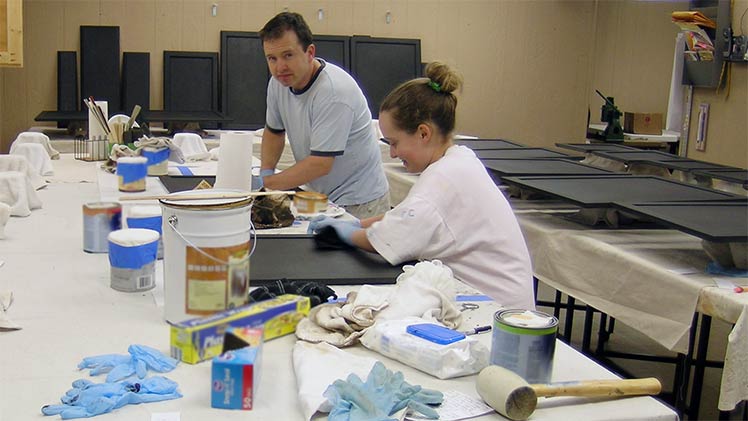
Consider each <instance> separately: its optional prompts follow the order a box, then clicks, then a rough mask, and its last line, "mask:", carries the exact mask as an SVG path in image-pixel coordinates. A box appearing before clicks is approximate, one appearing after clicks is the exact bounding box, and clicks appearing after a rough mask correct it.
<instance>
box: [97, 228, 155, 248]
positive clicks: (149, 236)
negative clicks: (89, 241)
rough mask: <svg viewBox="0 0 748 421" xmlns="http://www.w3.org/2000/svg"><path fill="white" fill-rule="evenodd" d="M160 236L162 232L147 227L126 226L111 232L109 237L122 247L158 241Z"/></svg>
mask: <svg viewBox="0 0 748 421" xmlns="http://www.w3.org/2000/svg"><path fill="white" fill-rule="evenodd" d="M160 237H161V234H159V233H158V231H154V230H149V229H145V228H125V229H121V230H116V231H112V232H110V233H109V235H108V236H107V239H108V240H109V241H111V242H112V243H114V244H117V245H120V246H122V247H135V246H140V245H143V244H148V243H152V242H154V241H158V239H159V238H160Z"/></svg>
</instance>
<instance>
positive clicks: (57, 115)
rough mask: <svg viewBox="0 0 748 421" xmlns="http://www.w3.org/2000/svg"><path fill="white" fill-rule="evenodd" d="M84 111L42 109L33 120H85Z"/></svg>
mask: <svg viewBox="0 0 748 421" xmlns="http://www.w3.org/2000/svg"><path fill="white" fill-rule="evenodd" d="M87 120H88V110H86V111H62V110H60V111H42V112H40V113H39V114H37V116H36V117H34V121H87Z"/></svg>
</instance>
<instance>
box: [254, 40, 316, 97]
mask: <svg viewBox="0 0 748 421" xmlns="http://www.w3.org/2000/svg"><path fill="white" fill-rule="evenodd" d="M262 48H263V50H265V59H266V60H267V62H268V68H269V69H270V74H271V75H273V77H274V78H275V79H276V80H277V81H278V82H280V83H281V85H283V86H286V87H289V86H290V87H292V88H294V89H296V90H300V89H303V88H304V87H305V86H306V85H307V84H308V83H309V81H310V80H311V79H312V76H313V75H314V65H313V63H314V44H312V45H310V46H309V47H307V49H306V51H305V50H304V49H303V47H302V46H301V43H300V42H299V38H298V37H297V36H296V33H295V32H294V31H286V32H284V33H283V36H282V37H280V38H278V39H273V40H265V41H264V42H263V43H262Z"/></svg>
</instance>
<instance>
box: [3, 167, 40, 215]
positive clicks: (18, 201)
mask: <svg viewBox="0 0 748 421" xmlns="http://www.w3.org/2000/svg"><path fill="white" fill-rule="evenodd" d="M0 203H5V204H6V205H8V206H10V215H11V216H29V215H31V210H33V209H39V208H41V207H42V201H41V200H39V197H38V196H37V195H36V190H34V187H33V186H32V185H31V181H30V180H29V178H28V177H27V176H26V175H25V174H23V173H21V172H18V171H5V172H0Z"/></svg>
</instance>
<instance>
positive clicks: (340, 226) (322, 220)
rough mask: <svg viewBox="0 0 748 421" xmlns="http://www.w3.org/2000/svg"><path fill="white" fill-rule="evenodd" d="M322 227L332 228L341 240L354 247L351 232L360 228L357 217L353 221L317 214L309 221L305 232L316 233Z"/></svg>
mask: <svg viewBox="0 0 748 421" xmlns="http://www.w3.org/2000/svg"><path fill="white" fill-rule="evenodd" d="M324 227H332V228H334V229H335V232H336V233H337V234H338V237H340V240H341V241H343V242H344V243H346V244H348V245H349V246H352V247H355V245H354V244H353V233H354V232H356V231H358V230H360V229H361V221H359V220H358V219H356V220H355V221H341V220H338V219H335V218H330V217H329V216H325V215H318V216H315V217H314V218H313V219H312V220H311V221H310V222H309V228H307V230H306V232H307V234H316V233H318V232H319V231H320V230H321V229H322V228H324Z"/></svg>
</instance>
